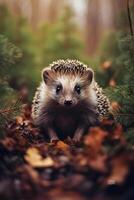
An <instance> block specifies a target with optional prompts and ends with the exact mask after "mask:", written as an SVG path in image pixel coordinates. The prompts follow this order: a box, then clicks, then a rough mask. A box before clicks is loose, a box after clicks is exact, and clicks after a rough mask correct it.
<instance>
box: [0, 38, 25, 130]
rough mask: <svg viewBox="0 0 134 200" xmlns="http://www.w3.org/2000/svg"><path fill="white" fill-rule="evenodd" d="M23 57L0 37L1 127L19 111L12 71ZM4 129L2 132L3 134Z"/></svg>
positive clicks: (16, 48) (13, 46)
mask: <svg viewBox="0 0 134 200" xmlns="http://www.w3.org/2000/svg"><path fill="white" fill-rule="evenodd" d="M21 57H22V52H21V50H20V49H19V48H18V47H16V46H15V45H14V44H13V43H11V42H10V41H9V40H8V39H7V38H5V37H4V36H3V35H0V72H1V73H0V96H1V100H0V125H1V126H0V127H3V126H4V123H3V122H4V121H5V120H9V119H10V116H11V115H13V114H14V112H15V109H17V107H16V105H18V104H16V103H14V102H15V101H16V98H17V95H16V93H15V92H14V90H13V89H12V88H11V87H10V86H9V79H10V76H11V74H10V71H11V69H12V68H13V67H14V65H15V63H16V62H17V61H18V60H20V58H21ZM2 130H3V129H2V128H1V129H0V131H1V132H2Z"/></svg>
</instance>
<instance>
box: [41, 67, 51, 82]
mask: <svg viewBox="0 0 134 200" xmlns="http://www.w3.org/2000/svg"><path fill="white" fill-rule="evenodd" d="M42 77H43V80H44V82H45V83H46V85H47V84H49V83H51V82H52V79H53V72H52V70H51V69H50V68H46V69H44V70H43V71H42Z"/></svg>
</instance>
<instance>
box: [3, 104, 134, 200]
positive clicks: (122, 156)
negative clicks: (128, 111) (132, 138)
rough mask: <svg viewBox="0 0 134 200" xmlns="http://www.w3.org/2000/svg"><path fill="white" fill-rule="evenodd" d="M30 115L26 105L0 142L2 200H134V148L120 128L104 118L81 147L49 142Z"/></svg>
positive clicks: (64, 142) (69, 143) (87, 136)
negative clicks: (35, 125)
mask: <svg viewBox="0 0 134 200" xmlns="http://www.w3.org/2000/svg"><path fill="white" fill-rule="evenodd" d="M30 113H31V111H30V106H28V105H27V106H25V108H24V109H23V111H22V114H21V115H20V116H17V117H16V118H15V119H14V120H11V121H10V122H8V123H7V125H6V133H7V134H6V136H5V138H4V139H1V140H0V199H2V200H4V199H7V200H8V199H9V200H14V199H17V200H27V199H32V200H75V199H76V200H88V199H91V200H117V199H118V200H132V199H134V189H133V187H134V170H133V169H134V149H133V147H132V146H131V147H129V145H128V144H127V141H126V140H125V137H124V133H123V130H122V127H121V125H120V124H118V123H115V122H114V121H113V120H104V121H103V122H102V123H101V125H100V126H99V127H93V128H90V130H89V132H88V133H87V135H86V136H85V137H84V138H83V139H82V141H81V142H80V143H79V144H74V143H73V142H72V140H71V139H65V141H55V142H53V143H48V142H46V141H45V139H44V137H43V135H42V134H41V133H40V131H39V129H37V128H36V127H34V125H33V123H32V119H31V117H30Z"/></svg>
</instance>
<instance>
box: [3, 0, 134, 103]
mask: <svg viewBox="0 0 134 200" xmlns="http://www.w3.org/2000/svg"><path fill="white" fill-rule="evenodd" d="M129 7H130V11H131V18H132V21H134V12H133V11H134V1H133V0H130V1H129ZM132 26H133V24H132ZM130 31H131V30H130V22H129V19H128V8H127V0H73V1H71V0H0V52H1V53H0V59H1V61H0V67H1V75H0V84H1V89H0V94H1V96H2V98H1V104H2V102H4V103H5V101H6V100H7V99H10V101H11V99H12V97H13V99H14V96H17V97H18V96H23V101H24V102H25V101H31V100H32V97H33V95H34V92H35V90H36V87H37V86H38V84H39V82H40V80H41V75H40V72H41V70H42V69H43V68H44V67H47V66H48V64H49V63H51V62H52V61H54V60H57V59H66V58H71V59H78V60H80V61H82V62H84V63H86V64H88V65H89V66H91V67H92V68H93V69H94V70H95V71H96V79H97V80H98V82H99V84H100V85H101V86H102V87H104V88H106V87H107V86H111V87H114V86H116V85H117V84H121V83H122V76H123V75H122V74H123V73H124V72H123V70H122V64H120V63H119V62H117V59H116V58H118V57H119V56H120V54H121V53H120V50H119V47H118V38H119V37H120V35H121V34H129V33H130Z"/></svg>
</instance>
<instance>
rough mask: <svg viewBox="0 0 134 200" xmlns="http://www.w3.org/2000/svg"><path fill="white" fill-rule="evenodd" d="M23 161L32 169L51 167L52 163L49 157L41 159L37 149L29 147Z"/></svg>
mask: <svg viewBox="0 0 134 200" xmlns="http://www.w3.org/2000/svg"><path fill="white" fill-rule="evenodd" d="M25 160H26V161H27V162H28V163H29V164H30V165H31V166H33V167H51V166H53V165H54V161H53V160H52V158H51V157H46V158H43V157H42V156H41V155H40V152H39V150H38V149H37V148H35V147H31V148H29V149H28V150H27V152H26V155H25Z"/></svg>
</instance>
